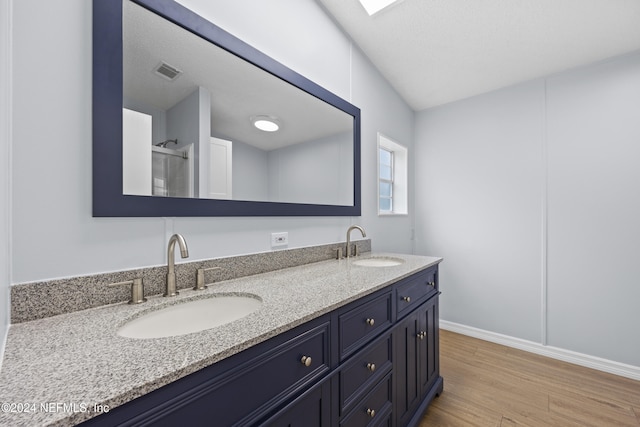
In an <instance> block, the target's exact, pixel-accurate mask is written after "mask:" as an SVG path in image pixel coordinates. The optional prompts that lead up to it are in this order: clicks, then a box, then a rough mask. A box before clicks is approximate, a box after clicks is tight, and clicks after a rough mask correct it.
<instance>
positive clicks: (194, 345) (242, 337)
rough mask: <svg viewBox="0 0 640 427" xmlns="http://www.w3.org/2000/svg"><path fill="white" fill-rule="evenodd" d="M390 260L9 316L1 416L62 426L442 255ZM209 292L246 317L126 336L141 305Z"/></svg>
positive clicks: (323, 265) (307, 268) (321, 265)
mask: <svg viewBox="0 0 640 427" xmlns="http://www.w3.org/2000/svg"><path fill="white" fill-rule="evenodd" d="M380 256H390V257H394V258H401V259H402V260H403V261H404V262H403V263H402V264H400V265H397V266H390V267H363V266H358V265H355V264H353V260H354V259H353V258H352V259H349V260H346V259H343V260H339V261H338V260H330V261H322V262H317V263H313V264H306V265H302V266H298V267H292V268H287V269H283V270H276V271H272V272H269V273H262V274H258V275H255V276H248V277H243V278H239V279H233V280H228V281H224V282H219V283H214V284H211V285H209V288H208V289H207V290H204V291H193V290H181V291H180V295H179V296H177V297H175V298H163V297H161V296H155V297H149V298H148V301H147V302H146V303H144V304H139V305H129V304H126V303H124V304H114V305H109V306H104V307H99V308H94V309H88V310H83V311H78V312H74V313H68V314H62V315H58V316H53V317H49V318H44V319H39V320H33V321H30V322H25V323H20V324H16V325H12V326H11V327H10V328H9V334H8V338H7V343H6V348H5V354H4V360H3V362H2V367H1V370H0V404H2V411H0V425H3V426H5V425H6V426H18V425H24V426H37V425H70V424H76V423H79V422H82V421H84V420H86V419H89V418H92V417H94V416H96V415H98V414H99V413H101V408H111V409H112V408H114V407H116V406H118V405H121V404H123V403H126V402H128V401H130V400H133V399H135V398H136V397H139V396H141V395H144V394H146V393H149V392H151V391H152V390H155V389H157V388H159V387H162V386H163V385H166V384H168V383H171V382H173V381H175V380H177V379H179V378H182V377H184V376H186V375H188V374H190V373H193V372H195V371H198V370H200V369H202V368H204V367H206V366H209V365H211V364H213V363H215V362H217V361H219V360H222V359H224V358H226V357H229V356H231V355H233V354H235V353H238V352H240V351H242V350H244V349H246V348H249V347H251V346H253V345H255V344H258V343H260V342H263V341H266V340H267V339H269V338H271V337H274V336H276V335H278V334H280V333H282V332H285V331H287V330H289V329H292V328H294V327H296V326H298V325H301V324H303V323H305V322H307V321H309V320H311V319H314V318H316V317H319V316H321V315H323V314H325V313H328V312H330V311H332V310H334V309H336V308H338V307H340V306H343V305H345V304H347V303H349V302H351V301H354V300H356V299H358V298H361V297H363V296H365V295H368V294H370V293H372V292H375V291H376V290H378V289H381V288H382V287H384V286H387V285H389V284H391V283H393V282H395V281H397V280H398V279H401V278H403V277H406V276H408V275H410V274H413V273H415V272H417V271H420V270H424V269H425V268H428V267H430V266H433V265H436V264H438V263H439V262H440V261H441V260H442V259H441V258H435V257H424V256H414V255H404V254H386V253H367V254H365V255H363V256H361V257H358V258H355V259H356V260H357V259H364V258H371V257H380ZM213 294H251V295H256V296H257V297H259V298H260V299H261V300H262V306H261V307H260V308H259V309H258V310H257V311H255V312H253V313H252V314H251V315H250V316H247V317H244V318H242V319H239V320H236V321H233V322H231V323H227V324H225V325H222V326H219V327H215V328H212V329H208V330H205V331H201V332H196V333H192V334H187V335H181V336H175V337H167V338H154V339H132V338H124V337H121V336H119V335H117V333H116V331H117V329H118V327H119V326H121V325H122V324H124V323H126V322H127V321H128V320H130V319H131V318H133V317H136V315H140V314H141V312H146V311H149V310H153V309H154V308H156V309H159V308H163V307H165V306H167V305H168V304H175V303H176V302H179V301H183V300H187V299H194V298H206V297H209V296H212V295H213Z"/></svg>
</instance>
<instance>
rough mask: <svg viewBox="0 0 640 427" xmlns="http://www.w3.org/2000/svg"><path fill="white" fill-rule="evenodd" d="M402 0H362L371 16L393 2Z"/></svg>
mask: <svg viewBox="0 0 640 427" xmlns="http://www.w3.org/2000/svg"><path fill="white" fill-rule="evenodd" d="M400 1H401V0H360V3H361V4H362V6H363V7H364V8H365V10H366V11H367V13H368V14H369V16H372V15H374V14H376V13H378V12H380V11H381V10H382V9H384V8H385V7H387V6H391V5H392V4H393V3H399V2H400Z"/></svg>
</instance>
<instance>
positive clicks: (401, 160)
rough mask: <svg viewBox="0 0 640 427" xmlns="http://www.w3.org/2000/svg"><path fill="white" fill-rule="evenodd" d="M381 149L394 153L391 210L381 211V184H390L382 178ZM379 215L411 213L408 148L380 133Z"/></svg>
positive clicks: (378, 151)
mask: <svg viewBox="0 0 640 427" xmlns="http://www.w3.org/2000/svg"><path fill="white" fill-rule="evenodd" d="M380 149H384V150H386V151H389V152H391V153H392V162H393V164H392V166H391V173H392V177H391V185H392V187H391V210H390V211H383V210H380V183H381V182H385V183H386V182H389V180H386V179H385V180H383V179H381V177H380ZM376 153H377V154H376V155H377V156H378V162H377V166H378V168H377V169H378V171H377V174H378V215H379V216H390V215H407V214H408V213H409V179H408V175H409V173H408V170H409V155H408V150H407V147H405V146H403V145H400V144H398V143H397V142H395V141H393V140H392V139H390V138H389V137H387V136H385V135H384V134H382V133H380V132H378V150H377V151H376Z"/></svg>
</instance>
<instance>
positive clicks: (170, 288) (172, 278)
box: [164, 234, 189, 297]
mask: <svg viewBox="0 0 640 427" xmlns="http://www.w3.org/2000/svg"><path fill="white" fill-rule="evenodd" d="M176 242H178V245H180V256H182V258H188V257H189V249H187V242H186V241H185V240H184V237H182V236H181V235H180V234H174V235H173V236H171V238H170V239H169V248H168V249H167V291H166V292H165V294H164V296H165V297H175V296H176V295H178V291H177V290H176V268H175V247H176Z"/></svg>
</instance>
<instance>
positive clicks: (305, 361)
mask: <svg viewBox="0 0 640 427" xmlns="http://www.w3.org/2000/svg"><path fill="white" fill-rule="evenodd" d="M300 362H302V364H303V365H304V366H311V357H309V356H302V359H300Z"/></svg>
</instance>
